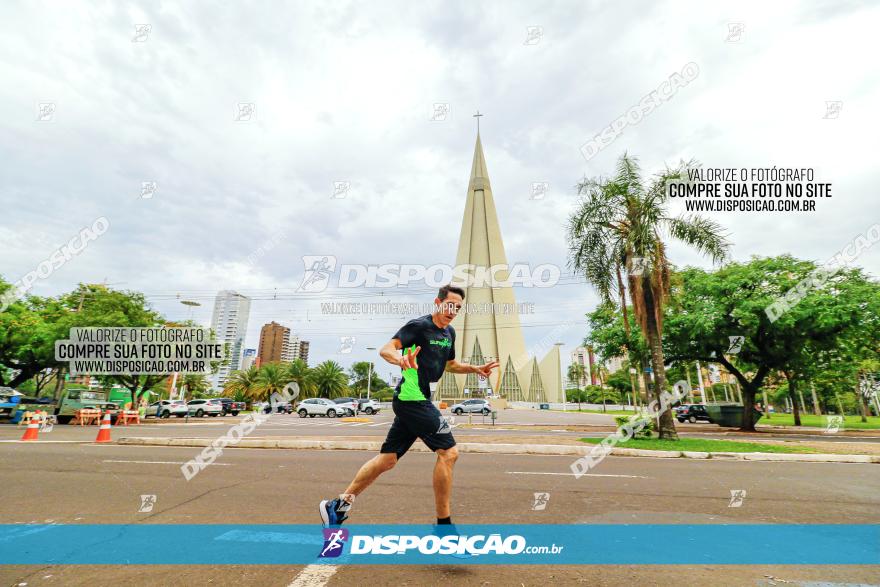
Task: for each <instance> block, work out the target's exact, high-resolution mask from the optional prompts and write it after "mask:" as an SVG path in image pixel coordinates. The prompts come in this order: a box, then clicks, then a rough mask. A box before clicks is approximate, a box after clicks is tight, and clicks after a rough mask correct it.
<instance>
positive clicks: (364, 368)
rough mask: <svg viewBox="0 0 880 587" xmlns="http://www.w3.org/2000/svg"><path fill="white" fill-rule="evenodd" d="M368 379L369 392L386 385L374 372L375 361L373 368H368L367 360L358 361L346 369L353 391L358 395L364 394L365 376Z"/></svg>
mask: <svg viewBox="0 0 880 587" xmlns="http://www.w3.org/2000/svg"><path fill="white" fill-rule="evenodd" d="M368 377H369V380H370V394H371V395H372V393H373V392H375V391H379V390H381V389H384V388H386V387H388V384H387V383H385V381H383V380H382V378H381V377H379V376H378V375H377V374H376V369H375V363H374V364H373V369H370V363H369V361H358V362H356V363H354V364H353V365H352V366H351V368H350V369H349V370H348V378H349V381H350V382H351V383H350V386H351V389H352V392H353V393H356V394H358V396H362V395H364V396H365V395H366V392H367V378H368Z"/></svg>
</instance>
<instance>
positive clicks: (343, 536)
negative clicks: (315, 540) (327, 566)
mask: <svg viewBox="0 0 880 587" xmlns="http://www.w3.org/2000/svg"><path fill="white" fill-rule="evenodd" d="M346 540H348V530H345V529H343V528H324V548H323V549H322V550H321V554H320V555H318V558H335V557H337V556H339V555H340V554H342V547H343V546H344V545H345V541H346Z"/></svg>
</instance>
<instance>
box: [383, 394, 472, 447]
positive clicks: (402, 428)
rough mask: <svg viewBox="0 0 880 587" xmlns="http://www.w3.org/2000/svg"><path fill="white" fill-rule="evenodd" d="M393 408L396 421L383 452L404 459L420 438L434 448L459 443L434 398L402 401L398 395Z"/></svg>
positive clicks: (389, 432)
mask: <svg viewBox="0 0 880 587" xmlns="http://www.w3.org/2000/svg"><path fill="white" fill-rule="evenodd" d="M391 409H392V410H394V422H393V423H392V424H391V430H389V431H388V436H387V437H386V438H385V442H383V443H382V448H381V450H380V452H383V453H392V452H393V453H396V454H397V458H400V457H402V456H403V455H404V454H406V451H408V450H409V447H411V446H412V445H413V443H414V442H415V441H416V439H417V438H421V439H422V442H424V443H425V444H426V445H427V446H428V448H430V449H431V450H433V451H436V450H438V449H447V448H452V447H453V446H455V438H453V437H452V428H450V426H449V423H448V422H447V421H446V419H445V418H443V415H442V414H440V410H438V409H437V407H436V406H435V405H434V404H432V403H431V402H430V401H428V400H425V401H400V400H399V399H397V398H394V401H393V402H392V403H391Z"/></svg>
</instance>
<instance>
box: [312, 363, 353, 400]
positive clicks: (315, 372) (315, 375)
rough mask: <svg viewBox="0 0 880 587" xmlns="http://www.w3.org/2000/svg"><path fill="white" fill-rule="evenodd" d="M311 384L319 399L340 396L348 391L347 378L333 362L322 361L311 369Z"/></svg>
mask: <svg viewBox="0 0 880 587" xmlns="http://www.w3.org/2000/svg"><path fill="white" fill-rule="evenodd" d="M312 382H313V383H314V385H315V388H316V389H317V391H318V393H320V394H321V397H326V398H331V397H333V396H341V395H342V392H344V391H346V390H347V389H348V376H347V375H346V374H345V371H344V370H343V369H342V367H341V366H340V365H339V364H338V363H337V362H335V361H324V362H323V363H321V364H320V365H318V366H317V367H315V368H314V369H312Z"/></svg>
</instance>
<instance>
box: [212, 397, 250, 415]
mask: <svg viewBox="0 0 880 587" xmlns="http://www.w3.org/2000/svg"><path fill="white" fill-rule="evenodd" d="M217 399H218V400H220V403H222V404H223V415H224V416H227V415H229V414H232V415H233V416H237V415H238V413H239V412H243V411H244V410H245V408H246V407H247V405H246V404H245V403H244V402H235V401H232V398H228V397H219V398H217Z"/></svg>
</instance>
